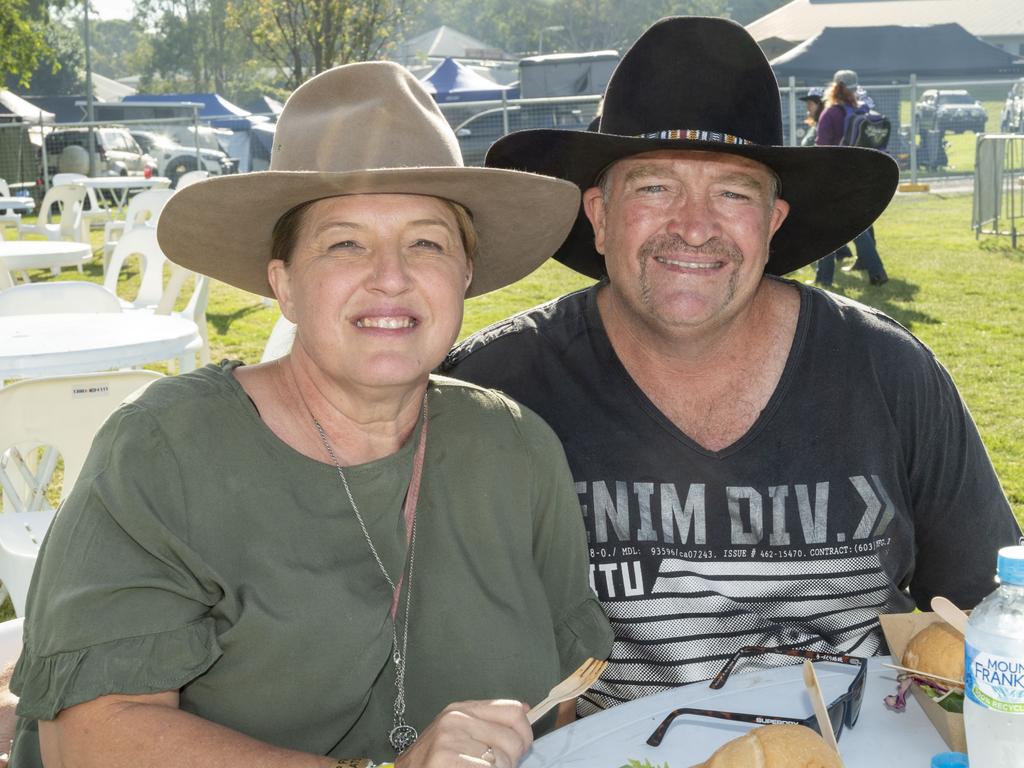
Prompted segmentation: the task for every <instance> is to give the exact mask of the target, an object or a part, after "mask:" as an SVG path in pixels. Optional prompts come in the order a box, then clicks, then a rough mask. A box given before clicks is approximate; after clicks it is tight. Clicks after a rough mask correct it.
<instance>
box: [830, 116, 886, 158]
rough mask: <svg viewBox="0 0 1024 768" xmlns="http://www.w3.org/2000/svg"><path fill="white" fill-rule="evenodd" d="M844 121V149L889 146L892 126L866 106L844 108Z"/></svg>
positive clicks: (883, 117) (842, 142)
mask: <svg viewBox="0 0 1024 768" xmlns="http://www.w3.org/2000/svg"><path fill="white" fill-rule="evenodd" d="M843 109H844V110H845V111H846V120H845V121H844V122H843V139H842V141H840V142H839V143H840V145H842V146H844V147H868V148H869V149H885V148H886V147H887V146H888V145H889V134H890V133H891V132H892V126H891V125H890V124H889V118H887V117H886V116H885V115H883V114H882V113H881V112H876V111H875V110H873V109H870V108H869V107H866V106H860V107H856V108H855V107H850V106H844V107H843Z"/></svg>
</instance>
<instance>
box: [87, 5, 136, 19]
mask: <svg viewBox="0 0 1024 768" xmlns="http://www.w3.org/2000/svg"><path fill="white" fill-rule="evenodd" d="M92 7H93V8H95V9H96V12H97V14H99V17H100V18H101V19H130V18H131V17H132V11H133V9H134V4H133V3H132V0H92Z"/></svg>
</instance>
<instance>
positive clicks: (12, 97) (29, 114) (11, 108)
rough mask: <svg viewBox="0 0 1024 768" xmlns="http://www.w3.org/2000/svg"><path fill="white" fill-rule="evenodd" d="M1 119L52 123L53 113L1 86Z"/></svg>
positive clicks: (3, 120) (5, 120)
mask: <svg viewBox="0 0 1024 768" xmlns="http://www.w3.org/2000/svg"><path fill="white" fill-rule="evenodd" d="M0 121H2V122H21V121H24V122H26V123H36V124H38V123H52V122H53V113H52V112H47V111H46V110H44V109H40V108H39V107H37V106H35V105H34V104H31V103H29V102H27V101H25V99H23V98H21V96H19V95H18V94H16V93H12V92H11V91H7V90H4V89H2V88H0Z"/></svg>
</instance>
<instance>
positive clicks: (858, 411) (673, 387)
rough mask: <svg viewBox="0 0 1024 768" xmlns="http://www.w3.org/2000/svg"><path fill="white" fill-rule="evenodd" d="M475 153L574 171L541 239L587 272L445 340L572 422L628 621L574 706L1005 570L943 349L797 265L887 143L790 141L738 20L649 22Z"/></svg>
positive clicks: (1002, 530)
mask: <svg viewBox="0 0 1024 768" xmlns="http://www.w3.org/2000/svg"><path fill="white" fill-rule="evenodd" d="M487 164H488V165H489V166H491V167H500V168H516V169H519V170H532V171H534V172H540V173H549V174H551V175H555V176H559V177H562V178H566V179H569V180H571V181H573V182H574V183H576V184H577V185H578V186H579V187H580V188H581V189H582V190H584V192H583V204H582V207H581V209H580V214H579V216H578V218H577V222H576V226H575V227H574V228H573V230H572V232H571V233H570V235H569V237H568V238H567V239H566V241H565V242H564V243H563V244H562V245H561V247H560V248H559V249H558V250H557V251H556V252H555V256H554V258H555V259H557V260H558V261H560V262H562V263H563V264H565V265H567V266H569V267H572V268H573V269H575V270H576V271H578V272H581V273H583V274H585V275H588V276H590V277H593V278H595V279H597V281H598V282H597V283H596V284H595V285H593V286H592V287H589V288H586V289H584V290H581V291H578V292H575V293H571V294H568V295H567V296H562V297H560V298H558V299H555V300H553V301H551V302H549V303H547V304H544V305H542V306H540V307H537V308H535V309H531V310H528V311H526V312H523V313H521V314H518V315H516V316H514V317H512V318H509V319H507V320H504V321H502V322H499V323H496V324H495V325H493V326H491V327H490V328H487V329H484V330H482V331H480V332H479V333H478V334H476V335H474V336H471V337H470V338H469V339H467V340H466V341H465V342H463V343H462V344H460V345H459V346H457V347H456V348H455V350H453V352H452V353H451V354H450V355H449V357H448V358H447V359H446V361H445V365H444V366H443V367H442V370H444V371H445V372H446V373H448V374H450V375H453V376H457V377H460V378H464V379H467V380H469V381H474V382H476V383H480V384H483V385H484V386H493V387H497V388H499V389H501V390H503V391H504V392H506V393H507V394H509V395H510V396H512V397H513V398H515V399H517V400H518V401H520V402H522V403H523V404H525V405H526V406H527V407H529V408H531V409H533V410H535V411H537V412H538V413H539V414H540V415H541V416H542V417H543V418H544V419H545V420H546V421H547V422H548V423H549V424H551V426H552V427H553V428H554V429H555V432H556V433H557V434H558V436H559V437H560V438H561V440H562V443H563V445H564V446H565V449H566V453H567V455H568V458H569V464H570V467H571V469H572V473H573V476H574V478H575V481H576V492H577V494H578V496H579V501H580V506H581V511H582V515H583V519H584V521H585V523H586V527H587V533H588V539H589V548H590V559H591V583H592V585H593V587H594V589H595V590H596V591H597V593H598V596H599V597H600V598H601V601H602V604H603V605H604V608H605V611H606V612H607V614H608V616H609V618H610V619H611V621H612V626H613V628H614V629H615V634H616V640H615V645H614V647H613V649H612V654H611V657H610V658H609V664H608V668H607V670H606V671H605V674H604V675H603V676H602V678H601V680H599V681H598V682H597V684H596V685H595V687H594V688H593V689H591V690H590V691H588V692H587V693H585V694H583V695H582V696H581V697H580V699H579V704H578V709H579V712H580V714H589V713H592V712H595V711H598V710H601V709H603V708H606V707H610V706H613V705H615V704H618V703H619V702H623V701H627V700H630V699H634V698H637V697H640V696H645V695H648V694H652V693H655V692H657V691H661V690H664V689H666V688H670V687H672V686H676V685H682V684H685V683H692V682H695V681H698V680H705V679H707V678H710V677H713V676H714V675H716V674H717V673H718V672H719V671H720V670H721V668H722V665H723V664H724V662H725V660H726V659H728V658H729V657H730V655H732V654H733V653H735V652H736V651H737V650H738V649H739V648H741V647H743V646H748V645H754V646H772V647H788V646H797V647H800V648H806V649H809V650H816V651H827V652H836V651H839V652H842V653H844V654H852V655H858V656H868V655H871V654H875V653H884V652H885V651H886V648H885V644H884V638H883V635H882V632H881V629H880V627H879V620H878V616H879V614H881V613H889V612H902V611H910V610H913V609H914V607H915V606H916V607H920V608H922V609H924V610H927V609H928V608H927V606H928V602H929V600H930V599H931V597H932V596H933V595H945V596H946V597H948V598H949V599H951V600H952V601H953V602H955V603H957V604H958V605H960V606H963V607H965V608H966V607H970V606H973V605H974V604H975V603H976V602H977V601H978V600H980V599H981V598H982V597H983V596H984V595H985V594H987V593H988V592H989V591H991V582H992V564H993V563H994V562H995V552H996V550H997V549H998V548H999V546H1001V545H1004V544H1008V543H1013V542H1014V541H1015V540H1016V537H1017V536H1018V535H1019V530H1018V527H1017V524H1016V522H1015V520H1014V518H1013V516H1012V514H1011V512H1010V509H1009V505H1008V503H1007V500H1006V497H1005V495H1004V494H1003V492H1002V489H1001V488H1000V485H999V481H998V479H997V477H996V475H995V472H994V471H993V468H992V464H991V462H990V461H989V458H988V456H987V454H986V452H985V448H984V445H983V444H982V442H981V439H980V438H979V436H978V432H977V430H976V429H975V426H974V423H973V421H972V420H971V416H970V414H969V412H968V411H967V408H966V406H965V405H964V403H963V401H962V400H961V398H960V396H959V395H958V393H957V391H956V387H955V386H954V384H953V382H952V380H951V379H950V377H949V374H948V373H947V372H946V371H945V370H944V369H943V367H942V366H941V365H940V364H939V362H938V361H937V360H936V359H935V357H934V356H933V355H932V353H931V352H930V351H929V350H928V348H927V347H925V346H924V345H923V344H921V342H919V341H918V340H917V339H916V338H914V336H913V335H911V334H910V333H909V332H908V331H907V330H906V329H904V328H903V327H902V326H900V325H899V324H898V323H896V322H895V321H893V320H892V319H890V318H888V317H886V316H885V315H884V314H882V313H881V312H878V311H876V310H874V309H872V308H870V307H866V306H863V305H861V304H858V303H856V302H854V301H851V300H849V299H846V298H843V297H840V296H835V295H833V294H830V293H828V292H826V291H822V290H819V289H817V288H814V287H812V286H805V285H803V284H802V283H800V282H796V281H793V280H789V279H786V278H785V277H783V276H784V275H786V274H787V273H789V272H791V271H793V270H795V269H797V268H799V267H801V266H804V265H806V264H809V263H811V262H813V261H814V260H815V259H817V258H819V257H820V256H822V255H824V254H827V253H831V252H832V251H833V250H835V249H836V248H837V247H838V246H839V245H841V244H842V243H844V242H847V241H848V240H850V239H852V238H853V236H855V235H856V234H858V233H859V232H861V231H863V230H864V229H865V228H866V227H867V226H868V224H870V222H872V221H873V220H874V219H875V218H876V217H877V216H878V215H879V214H880V213H881V212H882V211H883V210H884V209H885V206H886V204H887V203H888V201H889V199H890V197H891V196H892V194H893V192H894V190H895V187H896V183H897V179H898V171H897V169H896V165H895V163H894V162H893V161H892V159H891V158H890V157H889V156H888V155H886V154H884V153H882V152H878V151H874V150H869V149H860V148H852V147H789V146H783V140H782V118H781V106H780V101H779V96H778V88H777V84H776V81H775V76H774V74H773V73H772V70H771V67H770V66H769V65H768V62H767V61H766V59H765V57H764V54H763V53H762V52H761V50H760V48H759V47H758V46H757V44H756V42H755V41H754V40H753V39H752V38H751V37H750V35H749V34H748V33H747V32H746V31H745V30H744V29H743V27H741V26H739V25H737V24H735V23H733V22H731V21H728V20H723V19H710V18H669V19H664V20H662V21H659V22H657V23H656V24H654V25H653V26H652V27H650V28H649V29H648V30H647V31H646V32H645V33H644V34H643V35H642V36H641V37H640V38H639V39H638V40H637V41H636V43H635V44H634V45H633V46H632V47H631V48H630V49H629V51H628V52H627V53H626V54H625V55H624V56H623V58H622V60H621V62H620V63H619V65H618V68H617V69H616V70H615V72H614V74H613V75H612V77H611V79H610V80H609V83H608V86H607V89H606V91H605V99H604V110H603V112H602V117H601V122H600V124H599V126H598V127H597V130H596V131H592V132H584V131H553V130H532V131H522V132H518V133H512V134H510V135H508V136H506V137H504V138H502V139H501V140H499V141H498V142H496V143H495V144H494V146H493V147H492V148H491V150H490V151H489V153H488V155H487ZM842 174H850V176H851V178H852V179H853V180H854V181H853V182H851V183H849V184H837V183H835V179H836V178H838V177H839V176H840V175H842ZM766 663H777V662H771V661H767V660H766Z"/></svg>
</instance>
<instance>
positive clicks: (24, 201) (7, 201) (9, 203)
mask: <svg viewBox="0 0 1024 768" xmlns="http://www.w3.org/2000/svg"><path fill="white" fill-rule="evenodd" d="M35 207H36V201H35V200H33V199H32V198H31V197H0V211H15V212H16V213H25V212H27V211H31V210H34V209H35Z"/></svg>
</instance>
